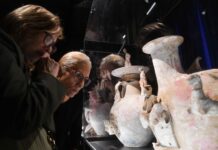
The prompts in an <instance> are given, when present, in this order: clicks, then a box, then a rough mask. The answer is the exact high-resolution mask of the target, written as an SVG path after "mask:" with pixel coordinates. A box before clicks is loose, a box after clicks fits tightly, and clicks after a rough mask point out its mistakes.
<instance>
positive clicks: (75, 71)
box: [68, 66, 91, 97]
mask: <svg viewBox="0 0 218 150" xmlns="http://www.w3.org/2000/svg"><path fill="white" fill-rule="evenodd" d="M90 70H91V68H90V67H89V66H83V67H80V68H72V69H71V71H70V72H71V74H72V75H73V76H74V77H75V83H76V84H73V85H72V86H71V88H70V89H69V91H68V96H69V97H74V96H75V95H76V94H77V93H78V92H79V91H80V90H81V89H82V88H83V87H84V86H87V84H89V83H90V80H89V74H90Z"/></svg>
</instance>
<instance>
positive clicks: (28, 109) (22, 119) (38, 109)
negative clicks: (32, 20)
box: [0, 29, 65, 149]
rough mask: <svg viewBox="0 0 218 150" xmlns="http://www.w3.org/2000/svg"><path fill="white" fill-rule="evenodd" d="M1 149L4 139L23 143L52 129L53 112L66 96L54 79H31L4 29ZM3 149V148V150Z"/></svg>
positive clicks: (1, 41) (0, 62) (40, 76)
mask: <svg viewBox="0 0 218 150" xmlns="http://www.w3.org/2000/svg"><path fill="white" fill-rule="evenodd" d="M0 91H1V94H0V120H1V123H0V146H1V141H4V139H6V138H7V139H13V140H21V139H25V138H27V137H28V136H29V135H31V134H32V133H34V132H36V130H38V129H39V128H41V127H42V126H46V127H48V128H51V126H50V122H51V119H52V117H53V112H54V111H55V109H56V108H57V107H58V105H59V104H60V102H61V99H62V98H63V96H64V94H65V89H64V87H63V86H62V85H61V84H60V82H59V81H58V80H57V79H56V78H54V77H53V76H52V75H50V74H47V73H40V74H38V75H37V76H36V77H35V78H34V79H31V78H30V77H29V76H28V75H27V74H26V72H25V68H24V56H23V53H22V51H21V50H20V48H19V47H18V46H17V45H16V43H15V42H14V41H13V40H12V39H10V37H9V36H8V35H7V34H6V33H4V32H3V31H2V30H1V29H0ZM0 149H2V147H0Z"/></svg>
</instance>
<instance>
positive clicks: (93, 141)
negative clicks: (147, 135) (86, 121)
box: [85, 136, 154, 150]
mask: <svg viewBox="0 0 218 150" xmlns="http://www.w3.org/2000/svg"><path fill="white" fill-rule="evenodd" d="M85 141H86V143H87V144H88V145H89V147H90V148H91V149H92V150H154V149H153V148H152V145H151V144H150V145H149V146H147V147H125V146H123V144H122V143H120V141H119V140H118V139H117V138H116V137H115V136H110V137H97V138H96V137H95V138H86V139H85Z"/></svg>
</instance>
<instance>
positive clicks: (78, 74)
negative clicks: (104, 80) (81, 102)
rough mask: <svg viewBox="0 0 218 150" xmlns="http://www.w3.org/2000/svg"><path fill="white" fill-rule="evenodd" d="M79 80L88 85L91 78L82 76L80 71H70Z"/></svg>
mask: <svg viewBox="0 0 218 150" xmlns="http://www.w3.org/2000/svg"><path fill="white" fill-rule="evenodd" d="M71 73H73V74H74V75H75V76H76V77H77V78H78V79H79V80H80V81H84V87H87V86H89V84H90V83H91V80H90V79H89V78H88V77H84V75H83V74H82V73H81V72H80V71H75V70H73V71H71Z"/></svg>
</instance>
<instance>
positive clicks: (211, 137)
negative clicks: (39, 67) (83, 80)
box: [83, 0, 218, 150]
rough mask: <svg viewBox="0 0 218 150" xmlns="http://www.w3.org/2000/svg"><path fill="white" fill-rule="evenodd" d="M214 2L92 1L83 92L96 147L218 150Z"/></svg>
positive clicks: (87, 131) (88, 137)
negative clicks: (87, 76) (86, 80)
mask: <svg viewBox="0 0 218 150" xmlns="http://www.w3.org/2000/svg"><path fill="white" fill-rule="evenodd" d="M216 4H217V3H216V2H206V1H203V0H197V1H194V0H192V1H180V0H167V1H165V2H163V1H153V0H148V1H144V0H143V1H140V0H139V1H137V2H135V1H134V2H133V1H131V0H123V1H113V0H106V1H104V2H103V1H100V0H93V4H92V8H91V11H90V17H89V20H88V24H87V32H86V34H85V37H84V51H85V53H87V54H88V55H89V56H90V58H91V60H92V62H93V70H92V73H91V77H90V78H91V79H92V80H93V81H92V83H91V84H90V85H89V86H88V87H86V88H85V89H84V90H85V92H84V96H83V98H84V119H83V120H84V122H83V138H84V140H85V142H86V143H87V144H88V145H89V146H90V148H91V149H96V150H100V149H131V150H132V149H133V150H134V149H145V150H146V149H151V150H152V149H155V150H168V149H172V150H207V149H211V150H216V149H218V145H217V141H218V134H217V131H218V127H217V126H218V124H217V119H218V114H217V112H218V102H217V101H218V100H217V97H218V93H217V88H216V87H217V86H218V82H217V81H218V80H217V79H218V71H217V69H215V68H216V67H217V66H218V63H217V60H216V59H215V57H216V56H218V55H217V51H216V48H218V45H217V44H216V42H215V40H214V39H217V35H218V34H217V33H218V29H217V28H215V25H218V24H217V22H216V21H214V18H215V15H214V12H215V9H214V6H217V5H216ZM186 10H189V11H186ZM209 14H210V15H211V14H213V15H211V16H210V15H209ZM217 40H218V39H217ZM128 54H129V58H128ZM128 59H129V60H128ZM128 62H130V63H129V65H128Z"/></svg>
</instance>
